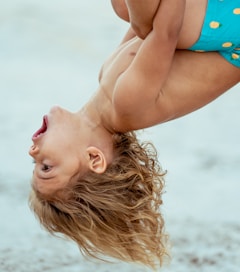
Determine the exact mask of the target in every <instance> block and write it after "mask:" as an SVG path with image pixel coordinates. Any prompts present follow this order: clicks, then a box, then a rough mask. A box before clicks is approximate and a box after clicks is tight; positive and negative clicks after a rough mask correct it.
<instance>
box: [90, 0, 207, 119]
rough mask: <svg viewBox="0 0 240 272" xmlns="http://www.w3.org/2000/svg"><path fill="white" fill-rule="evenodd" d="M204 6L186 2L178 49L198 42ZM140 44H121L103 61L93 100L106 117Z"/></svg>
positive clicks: (198, 1)
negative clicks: (118, 82) (118, 81)
mask: <svg viewBox="0 0 240 272" xmlns="http://www.w3.org/2000/svg"><path fill="white" fill-rule="evenodd" d="M206 6H207V0H187V3H186V10H185V17H184V21H183V26H182V30H181V32H180V36H179V42H178V44H177V48H178V49H187V48H189V47H191V46H192V45H193V44H194V43H195V42H196V41H197V40H198V38H199V36H200V33H201V29H202V25H203V21H204V16H205V10H206ZM142 42H143V41H142V40H141V39H139V38H138V37H135V38H133V39H132V40H130V41H128V42H126V43H124V44H122V45H121V46H120V47H119V48H117V49H116V50H115V52H114V53H113V54H112V55H111V56H110V57H109V58H108V59H107V60H106V61H105V63H104V65H103V67H102V70H101V73H100V76H99V81H100V86H99V90H98V92H97V96H96V97H95V98H97V101H96V105H101V106H100V108H99V112H102V109H103V107H104V108H105V113H106V116H109V115H108V114H109V113H107V111H108V110H107V108H109V111H110V108H111V101H112V94H113V92H114V87H115V84H116V82H117V79H118V77H119V76H120V75H121V74H122V73H123V72H124V71H125V70H126V69H127V68H128V67H129V65H130V64H131V62H132V61H133V59H134V57H135V55H136V53H137V51H138V49H139V47H140V46H141V44H142ZM106 96H107V99H106ZM103 118H104V117H103Z"/></svg>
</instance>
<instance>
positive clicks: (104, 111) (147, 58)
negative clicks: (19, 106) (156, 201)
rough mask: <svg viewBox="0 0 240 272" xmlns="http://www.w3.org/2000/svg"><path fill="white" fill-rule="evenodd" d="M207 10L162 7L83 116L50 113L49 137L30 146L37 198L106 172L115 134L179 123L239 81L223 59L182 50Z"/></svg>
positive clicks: (127, 42)
mask: <svg viewBox="0 0 240 272" xmlns="http://www.w3.org/2000/svg"><path fill="white" fill-rule="evenodd" d="M119 3H120V2H119ZM205 9H206V1H202V0H196V1H194V0H188V1H187V2H186V5H185V3H184V1H182V2H181V1H180V0H179V1H177V2H176V1H175V0H164V1H163V0H162V1H161V3H160V5H159V8H158V10H157V13H156V14H155V15H154V19H153V24H152V30H151V31H150V33H149V34H148V35H147V36H146V37H145V39H144V40H142V39H140V38H139V37H133V36H134V35H135V34H134V33H135V31H134V30H133V29H131V30H130V31H129V32H128V33H127V35H126V36H125V38H124V39H123V42H122V44H121V45H120V46H119V48H117V49H116V51H115V52H114V53H113V54H112V55H111V56H110V57H109V58H108V59H107V60H106V61H105V63H104V64H103V66H102V69H101V71H100V75H99V87H98V89H97V90H96V92H95V94H94V95H93V97H92V98H91V99H90V101H88V102H87V103H86V105H85V106H84V107H83V108H82V109H80V110H79V111H78V112H76V113H71V112H68V111H66V110H63V109H61V108H59V107H55V108H53V109H52V110H51V111H50V114H49V115H48V128H47V130H46V131H45V132H44V133H43V134H41V135H40V136H39V137H37V138H36V139H35V138H34V139H33V143H34V145H33V146H32V147H31V148H30V151H29V154H30V155H31V156H32V157H33V158H34V160H35V161H36V165H35V170H34V173H33V185H34V186H35V187H37V189H38V190H39V191H41V192H42V193H51V192H53V191H54V190H56V189H59V188H61V187H63V186H65V185H66V184H67V183H68V182H69V179H70V178H71V176H73V175H74V174H76V173H77V172H78V171H79V173H80V174H84V173H86V172H87V171H89V170H90V171H94V172H96V173H103V172H104V171H105V170H106V167H107V165H108V164H109V163H110V162H111V161H112V159H113V156H114V155H113V147H112V135H113V134H114V133H116V132H126V131H131V130H138V129H142V128H147V127H150V126H154V125H157V124H160V123H163V122H166V121H169V120H172V119H175V118H178V117H181V116H183V115H185V114H187V113H190V112H192V111H194V110H196V109H198V108H200V107H202V106H204V105H206V104H207V103H209V102H211V101H212V100H214V99H215V98H217V97H218V96H219V95H221V94H222V93H223V92H225V91H226V90H228V89H229V88H231V87H232V86H234V85H235V84H237V83H238V82H239V80H240V69H238V68H236V67H234V66H233V65H232V64H230V63H228V62H227V61H226V60H225V59H223V58H222V57H221V56H220V55H219V54H218V53H215V52H211V53H195V52H191V51H187V50H181V49H184V48H189V47H190V46H191V45H193V44H194V43H195V42H196V41H197V39H198V37H199V35H200V32H201V27H202V23H203V19H204V15H205ZM115 10H116V7H115ZM123 10H124V9H123ZM125 11H126V9H125ZM119 14H120V13H119ZM166 14H167V16H166ZM120 15H121V14H120ZM124 16H126V14H125V15H124ZM124 16H120V17H124ZM135 18H136V16H135ZM190 22H191V24H190ZM193 30H194V31H193ZM176 47H177V48H179V49H180V50H176V51H175V49H176ZM206 71H207V72H206ZM223 74H224V77H223V76H222V75H223ZM203 79H204V80H203ZM62 131H64V133H62ZM60 132H61V133H60ZM45 164H47V166H46V165H45ZM46 169H47V170H46ZM39 173H41V174H42V175H44V177H45V178H43V176H42V177H41V175H39ZM51 175H54V177H52V176H51ZM46 176H47V177H48V179H47V180H46Z"/></svg>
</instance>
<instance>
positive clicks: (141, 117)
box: [118, 50, 240, 131]
mask: <svg viewBox="0 0 240 272" xmlns="http://www.w3.org/2000/svg"><path fill="white" fill-rule="evenodd" d="M223 75H224V76H223ZM239 81H240V69H239V68H237V67H235V66H233V65H232V64H230V63H229V62H227V61H226V60H225V59H224V58H223V57H222V56H221V55H219V54H218V53H216V52H208V53H196V52H192V51H187V50H177V51H176V53H175V55H174V58H173V63H172V66H171V70H170V72H169V74H168V78H167V80H166V82H165V84H164V86H163V88H162V93H161V95H160V96H159V98H158V100H157V102H156V103H154V104H153V106H150V107H145V100H144V98H143V101H142V102H141V103H139V104H138V105H136V107H135V108H134V110H135V114H132V115H131V117H130V119H129V120H127V122H126V123H124V122H125V120H124V119H123V120H118V129H119V130H120V131H128V130H137V129H142V128H146V127H150V126H154V125H157V124H159V123H163V122H166V121H169V120H173V119H176V118H178V117H181V116H184V115H186V114H188V113H191V112H193V111H195V110H197V109H199V108H201V107H203V106H205V105H207V104H208V103H210V102H211V101H213V100H214V99H216V98H217V97H219V96H220V95H221V94H223V93H224V92H226V91H228V90H229V89H230V88H231V87H233V86H234V85H236V84H238V83H239ZM146 92H148V89H147V88H146Z"/></svg>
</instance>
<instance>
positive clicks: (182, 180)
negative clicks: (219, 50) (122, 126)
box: [0, 0, 240, 272]
mask: <svg viewBox="0 0 240 272" xmlns="http://www.w3.org/2000/svg"><path fill="white" fill-rule="evenodd" d="M126 30H127V24H125V23H124V22H123V21H121V20H120V19H119V18H117V17H116V16H115V14H114V13H113V11H112V8H111V5H110V1H109V0H102V1H94V0H88V1H76V0H61V1H56V0H52V1H47V0H41V1H40V0H36V1H32V0H11V1H5V2H3V3H1V9H0V108H1V110H0V122H1V126H0V137H1V144H0V161H1V167H0V220H1V224H0V272H40V271H41V272H42V271H48V272H93V271H97V272H110V271H111V272H112V271H114V272H120V271H124V272H133V271H139V272H147V271H150V270H148V269H147V268H145V267H141V266H140V267H139V266H136V265H133V264H126V263H122V262H117V263H102V262H99V261H91V260H85V259H84V258H83V257H82V256H81V255H80V253H79V250H78V248H77V246H76V245H75V244H73V243H72V242H69V241H65V240H62V239H58V238H56V237H52V236H50V235H49V234H48V233H46V232H45V231H44V230H43V229H42V228H41V227H40V226H39V224H38V222H37V220H36V219H35V217H34V215H33V214H32V213H31V211H30V210H29V207H28V194H29V191H30V178H31V173H32V169H33V164H32V160H31V158H30V156H29V155H28V149H29V147H30V145H31V136H32V134H33V132H34V131H36V130H37V129H38V128H39V127H40V125H41V120H42V116H43V115H44V114H45V113H48V111H49V109H50V108H51V107H52V106H53V105H61V106H62V107H64V108H67V109H69V110H72V111H75V110H77V109H79V108H80V107H81V106H82V105H83V104H84V103H85V102H86V101H87V100H88V98H89V97H90V96H91V95H92V94H93V92H94V91H95V90H96V88H97V84H98V72H99V69H100V67H101V65H102V63H103V61H104V60H105V58H106V57H107V56H108V55H109V54H110V53H111V52H112V51H113V50H114V48H115V47H117V45H118V44H119V42H120V41H121V38H122V36H123V34H124V33H125V31H126ZM203 80H204V79H203ZM239 101H240V85H237V86H235V87H234V88H232V89H231V90H229V91H228V92H227V93H225V94H224V95H222V96H221V97H220V98H218V99H217V100H215V101H214V102H212V103H211V104H209V105H208V106H206V107H204V108H203V109H200V110H198V111H196V112H194V113H192V114H189V115H187V116H185V117H183V118H180V119H178V120H175V121H171V122H168V123H165V124H162V125H159V126H156V127H154V128H151V129H147V130H145V131H143V132H141V134H140V137H141V138H142V139H143V140H151V141H152V142H153V143H154V144H155V145H156V147H157V149H158V151H159V160H160V162H161V164H162V166H163V168H164V169H167V171H168V174H167V176H166V188H165V191H166V192H165V194H164V205H163V207H162V211H163V214H164V217H165V220H166V230H167V232H168V234H169V236H170V240H171V243H172V251H171V255H172V259H171V262H170V264H169V265H165V266H164V267H163V268H162V269H160V270H159V271H163V272H205V271H207V272H238V271H239V267H240V212H239V209H240V167H239V165H240V144H239V139H240V126H239V117H240V102H239Z"/></svg>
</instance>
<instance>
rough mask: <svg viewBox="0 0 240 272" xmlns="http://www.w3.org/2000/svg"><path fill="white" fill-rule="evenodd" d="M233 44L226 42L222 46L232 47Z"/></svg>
mask: <svg viewBox="0 0 240 272" xmlns="http://www.w3.org/2000/svg"><path fill="white" fill-rule="evenodd" d="M231 46H233V44H232V43H231V42H225V43H223V44H222V47H231Z"/></svg>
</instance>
